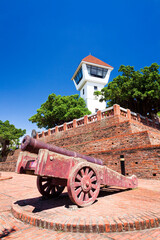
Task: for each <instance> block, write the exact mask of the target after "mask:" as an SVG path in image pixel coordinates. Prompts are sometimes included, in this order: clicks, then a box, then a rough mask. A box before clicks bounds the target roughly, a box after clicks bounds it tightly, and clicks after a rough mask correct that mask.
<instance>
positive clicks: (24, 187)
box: [0, 172, 160, 240]
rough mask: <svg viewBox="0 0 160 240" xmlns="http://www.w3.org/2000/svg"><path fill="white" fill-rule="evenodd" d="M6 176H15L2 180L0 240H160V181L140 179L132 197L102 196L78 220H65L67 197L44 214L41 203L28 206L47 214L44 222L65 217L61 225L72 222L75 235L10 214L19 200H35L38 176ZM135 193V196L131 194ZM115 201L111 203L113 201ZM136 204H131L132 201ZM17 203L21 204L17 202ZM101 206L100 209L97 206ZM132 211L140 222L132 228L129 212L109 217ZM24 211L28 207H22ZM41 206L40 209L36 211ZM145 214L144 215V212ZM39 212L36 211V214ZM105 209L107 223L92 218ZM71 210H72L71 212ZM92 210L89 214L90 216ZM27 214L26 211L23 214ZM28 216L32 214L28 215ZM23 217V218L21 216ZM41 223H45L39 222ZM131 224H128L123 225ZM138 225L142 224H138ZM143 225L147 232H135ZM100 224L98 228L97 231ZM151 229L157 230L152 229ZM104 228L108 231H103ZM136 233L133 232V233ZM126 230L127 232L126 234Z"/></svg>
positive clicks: (51, 203) (118, 195)
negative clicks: (90, 219)
mask: <svg viewBox="0 0 160 240" xmlns="http://www.w3.org/2000/svg"><path fill="white" fill-rule="evenodd" d="M2 176H3V177H7V178H8V177H11V176H12V177H13V178H12V179H10V180H5V181H0V203H1V207H0V239H4V240H5V239H6V240H7V239H24V240H28V239H38V240H41V239H46V240H50V239H56V240H57V239H59V240H62V239H63V240H64V239H65V240H71V239H74V240H92V239H95V240H101V239H117V240H119V239H121V240H128V239H129V240H130V239H139V240H146V239H152V240H153V239H154V240H159V239H160V228H159V227H158V228H157V227H156V226H157V225H156V222H157V224H160V221H159V219H158V218H157V217H156V213H154V212H155V210H158V209H159V208H158V205H157V204H159V181H154V180H140V181H139V182H140V189H139V192H137V191H138V190H133V191H131V194H129V192H130V191H127V192H121V193H120V192H119V193H117V194H116V192H115V193H112V195H109V194H105V195H104V194H102V195H101V196H99V198H98V200H99V201H100V202H101V204H100V205H99V203H98V202H97V203H95V204H94V205H92V206H91V207H93V209H91V210H89V209H88V207H87V208H85V209H83V208H80V209H79V210H80V211H81V212H82V214H81V216H82V217H80V219H79V221H74V220H73V221H71V222H69V221H66V219H67V218H68V216H67V215H64V213H63V212H64V211H63V206H64V209H65V208H66V209H67V206H66V204H61V201H63V200H65V203H66V199H67V198H68V197H67V196H66V197H65V199H64V196H63V197H62V199H61V198H60V199H57V200H56V202H57V203H56V204H57V208H55V206H53V203H54V201H53V200H52V201H53V202H52V201H51V200H50V205H49V206H48V208H44V209H43V210H42V211H39V210H40V209H39V207H40V206H43V204H41V205H40V206H34V205H26V207H27V208H28V209H29V211H32V212H35V213H34V214H35V216H36V217H37V218H38V215H39V214H44V217H43V219H44V218H45V217H46V216H47V214H48V218H47V219H48V222H50V220H51V218H54V219H55V220H60V218H61V219H62V218H63V221H61V224H62V225H63V226H65V225H68V227H70V226H69V224H70V223H71V224H72V225H73V226H72V227H71V231H73V232H64V231H62V230H63V229H60V230H59V231H54V230H53V227H55V226H53V225H52V224H51V223H50V224H49V228H48V229H44V227H47V225H43V226H42V224H39V226H37V227H36V226H35V225H36V223H37V222H38V221H37V222H36V221H35V220H34V218H30V222H29V223H28V221H27V219H29V218H28V217H27V215H26V223H23V222H22V220H23V219H21V220H20V221H19V220H17V219H16V218H14V217H13V215H12V214H11V211H10V209H11V203H12V202H16V201H17V200H20V199H24V200H25V202H26V201H28V200H30V199H34V198H36V197H37V196H39V195H37V193H38V192H37V189H36V181H35V180H36V178H35V176H28V175H17V174H15V173H4V172H2ZM132 192H133V193H134V194H132ZM124 194H127V196H124V197H123V195H124ZM116 198H117V201H116V202H115V199H116ZM107 199H108V203H109V205H108V204H105V201H106V200H107ZM111 199H112V201H111ZM130 201H132V203H133V204H131V202H130ZM137 201H139V204H137ZM17 204H18V203H17ZM17 204H16V205H17ZM98 206H99V207H98ZM126 206H127V209H132V211H133V213H134V217H135V220H136V222H137V224H136V225H134V226H133V228H132V224H133V222H132V220H133V217H132V216H130V217H129V212H127V214H125V216H123V217H122V212H121V215H120V217H119V218H118V219H115V221H113V219H114V218H109V217H108V216H107V215H108V214H111V213H112V209H113V210H114V212H113V216H116V214H117V213H119V214H120V212H119V210H118V207H120V208H121V211H124V210H125V209H126ZM133 206H134V207H136V208H137V210H138V211H139V214H138V213H137V212H136V211H135V210H134V209H133ZM22 207H24V208H25V210H26V207H25V206H22ZM37 207H38V208H37ZM59 208H61V209H62V214H61V216H60V217H59V214H60V211H59ZM144 209H146V211H145V212H143V213H142V211H144ZM35 210H36V211H35ZM104 210H106V211H107V212H108V214H106V213H104V214H105V215H104V216H105V217H104V222H103V221H102V218H99V219H98V221H97V220H96V218H93V216H92V215H94V214H100V213H102V214H103V212H104ZM50 211H54V214H53V215H52V214H50V213H49V212H50ZM68 211H69V210H68ZM76 211H78V209H77V210H74V211H71V210H70V215H73V219H75V217H74V215H75V213H76ZM89 211H90V214H89ZM24 212H25V211H24ZM27 214H29V212H28V213H27ZM22 215H23V212H22V213H21V216H22ZM19 216H20V215H19ZM90 217H92V219H93V220H92V221H91V222H90V221H89V220H88V219H89V218H90ZM39 223H42V221H40V219H39ZM124 223H128V224H124ZM138 223H139V224H138ZM143 223H144V228H145V229H144V230H139V231H137V230H134V228H135V227H136V226H137V228H138V226H140V228H142V227H143ZM97 224H98V228H97ZM117 224H119V230H121V229H122V232H110V231H111V229H112V230H114V228H116V230H117V227H118V225H117ZM78 225H79V228H78V231H76V232H74V227H76V226H78ZM80 226H81V229H85V230H86V231H87V230H88V229H91V226H95V228H94V229H96V230H100V231H101V232H102V233H94V231H93V232H89V233H87V232H82V233H81V232H80ZM151 226H153V227H154V228H153V229H151ZM104 229H105V232H103V230H104ZM133 230H134V231H133ZM124 231H127V232H124Z"/></svg>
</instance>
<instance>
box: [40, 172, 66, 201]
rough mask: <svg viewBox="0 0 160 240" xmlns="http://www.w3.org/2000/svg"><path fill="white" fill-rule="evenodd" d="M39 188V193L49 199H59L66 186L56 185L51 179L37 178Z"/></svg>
mask: <svg viewBox="0 0 160 240" xmlns="http://www.w3.org/2000/svg"><path fill="white" fill-rule="evenodd" d="M37 188H38V190H39V192H40V193H41V194H42V195H43V196H45V197H48V198H51V197H58V196H59V195H60V194H61V193H62V192H63V190H64V188H65V187H64V186H61V185H54V184H53V183H52V178H51V177H42V176H38V177H37Z"/></svg>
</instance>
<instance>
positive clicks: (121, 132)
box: [0, 116, 160, 179]
mask: <svg viewBox="0 0 160 240" xmlns="http://www.w3.org/2000/svg"><path fill="white" fill-rule="evenodd" d="M45 135H46V134H45V133H44V136H45ZM40 140H41V141H45V142H47V143H51V144H55V145H57V146H60V147H65V148H67V149H69V150H73V151H77V152H80V153H82V154H86V155H90V156H94V157H96V158H101V159H102V160H104V164H106V165H107V166H108V167H110V168H111V169H113V170H115V171H118V172H120V171H121V167H120V155H124V158H125V166H126V173H127V174H128V175H131V174H135V175H137V176H138V177H141V178H153V179H160V172H159V169H160V157H159V155H160V153H159V151H160V131H159V130H158V129H155V128H153V127H149V126H147V125H144V124H141V123H139V122H137V121H135V120H129V119H126V117H124V116H110V117H108V118H104V119H102V120H99V121H95V122H92V123H88V124H86V125H82V126H79V127H76V128H71V129H70V130H67V131H61V132H57V133H55V134H51V135H49V136H48V135H47V136H45V137H42V138H40ZM18 154H19V150H18V151H15V153H14V155H13V156H8V157H7V159H6V161H5V162H3V163H1V162H0V170H5V171H14V170H15V165H16V161H17V156H18Z"/></svg>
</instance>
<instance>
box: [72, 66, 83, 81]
mask: <svg viewBox="0 0 160 240" xmlns="http://www.w3.org/2000/svg"><path fill="white" fill-rule="evenodd" d="M82 77H83V73H82V68H80V69H79V71H78V72H77V75H76V76H75V78H74V80H75V82H76V84H77V85H78V84H79V82H80V81H81V79H82Z"/></svg>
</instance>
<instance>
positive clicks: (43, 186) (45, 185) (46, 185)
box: [42, 182, 48, 190]
mask: <svg viewBox="0 0 160 240" xmlns="http://www.w3.org/2000/svg"><path fill="white" fill-rule="evenodd" d="M46 187H48V182H46V183H45V184H44V185H42V188H43V190H44V189H45V188H46Z"/></svg>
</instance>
